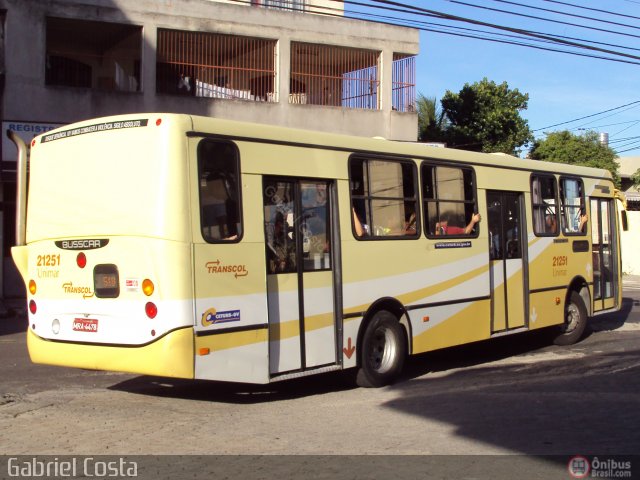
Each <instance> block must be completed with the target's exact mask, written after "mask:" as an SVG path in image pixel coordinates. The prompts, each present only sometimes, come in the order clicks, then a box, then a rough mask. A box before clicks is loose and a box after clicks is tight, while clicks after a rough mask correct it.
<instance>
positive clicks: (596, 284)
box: [591, 200, 602, 300]
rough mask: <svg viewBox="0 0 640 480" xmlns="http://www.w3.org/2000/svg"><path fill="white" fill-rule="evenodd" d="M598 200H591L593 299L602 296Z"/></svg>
mask: <svg viewBox="0 0 640 480" xmlns="http://www.w3.org/2000/svg"><path fill="white" fill-rule="evenodd" d="M599 211H600V208H599V202H598V200H591V212H592V217H593V218H592V219H591V241H592V245H593V250H592V254H591V255H592V263H593V298H594V299H595V300H599V299H601V298H602V289H601V282H602V276H601V272H602V265H601V260H600V244H601V239H600V215H599V213H598V212H599Z"/></svg>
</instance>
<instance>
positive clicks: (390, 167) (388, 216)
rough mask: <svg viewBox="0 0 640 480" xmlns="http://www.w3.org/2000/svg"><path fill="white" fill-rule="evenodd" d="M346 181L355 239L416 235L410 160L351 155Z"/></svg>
mask: <svg viewBox="0 0 640 480" xmlns="http://www.w3.org/2000/svg"><path fill="white" fill-rule="evenodd" d="M349 180H350V182H351V207H352V220H353V232H354V234H355V236H356V238H359V239H365V238H378V239H380V238H391V237H395V238H417V237H418V235H419V225H418V223H417V219H418V210H417V207H418V198H417V194H416V191H417V188H416V167H415V164H414V163H413V162H404V161H396V160H381V159H369V158H361V157H353V158H352V159H351V160H350V161H349Z"/></svg>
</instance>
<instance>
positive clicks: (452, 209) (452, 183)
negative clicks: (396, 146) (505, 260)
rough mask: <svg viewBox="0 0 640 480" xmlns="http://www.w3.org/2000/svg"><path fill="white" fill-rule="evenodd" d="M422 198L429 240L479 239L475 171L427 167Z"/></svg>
mask: <svg viewBox="0 0 640 480" xmlns="http://www.w3.org/2000/svg"><path fill="white" fill-rule="evenodd" d="M422 195H423V198H424V215H425V218H424V221H425V225H426V227H425V229H426V231H427V236H428V237H433V238H439V237H440V236H442V235H447V236H477V235H478V220H479V217H478V215H477V212H478V207H477V203H476V195H475V181H474V175H473V170H472V169H471V168H460V167H448V166H443V165H429V164H426V163H425V164H423V165H422Z"/></svg>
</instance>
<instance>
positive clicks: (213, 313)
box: [202, 308, 240, 327]
mask: <svg viewBox="0 0 640 480" xmlns="http://www.w3.org/2000/svg"><path fill="white" fill-rule="evenodd" d="M239 321H240V310H227V311H224V312H218V311H217V310H216V309H215V308H210V309H209V310H207V311H206V312H204V313H203V314H202V326H203V327H210V326H211V325H217V324H219V323H228V322H239Z"/></svg>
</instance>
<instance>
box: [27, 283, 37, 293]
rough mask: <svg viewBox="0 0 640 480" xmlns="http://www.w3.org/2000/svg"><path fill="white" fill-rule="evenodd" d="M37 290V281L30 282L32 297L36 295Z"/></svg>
mask: <svg viewBox="0 0 640 480" xmlns="http://www.w3.org/2000/svg"><path fill="white" fill-rule="evenodd" d="M36 290H37V287H36V282H35V280H29V293H30V294H31V295H35V294H36Z"/></svg>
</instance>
